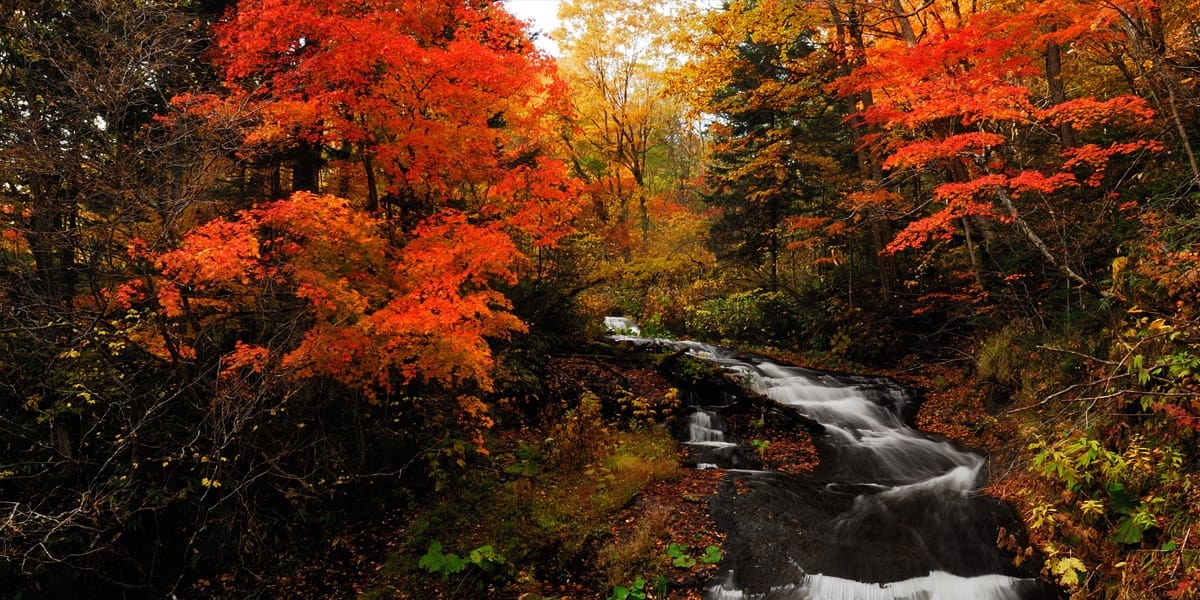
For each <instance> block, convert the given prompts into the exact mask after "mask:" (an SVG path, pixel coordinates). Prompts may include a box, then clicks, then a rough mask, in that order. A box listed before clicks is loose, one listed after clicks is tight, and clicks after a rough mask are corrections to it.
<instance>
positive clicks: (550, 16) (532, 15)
mask: <svg viewBox="0 0 1200 600" xmlns="http://www.w3.org/2000/svg"><path fill="white" fill-rule="evenodd" d="M558 3H559V0H505V1H504V6H505V7H507V8H508V12H510V13H512V14H514V15H516V16H517V18H518V19H521V20H523V21H531V22H533V30H534V31H541V32H543V33H542V35H541V36H539V39H538V40H537V46H538V48H541V49H542V50H545V51H546V52H548V53H550V54H555V55H557V54H558V46H556V45H555V44H554V42H552V41H550V39H549V36H548V34H549V32H551V31H554V28H556V27H558Z"/></svg>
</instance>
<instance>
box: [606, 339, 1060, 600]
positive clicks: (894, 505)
mask: <svg viewBox="0 0 1200 600" xmlns="http://www.w3.org/2000/svg"><path fill="white" fill-rule="evenodd" d="M616 339H619V340H627V341H633V342H636V343H655V344H663V345H667V346H671V347H674V348H675V349H679V350H686V351H687V352H689V353H690V354H692V355H693V356H696V357H699V358H702V359H705V360H709V361H712V362H715V363H717V364H720V365H722V366H723V367H724V368H725V369H727V370H729V371H731V372H733V373H735V374H736V375H737V376H738V379H739V380H740V381H741V384H742V386H743V387H744V388H747V389H749V390H750V391H752V392H754V393H757V394H759V395H761V396H765V397H768V398H770V399H771V400H773V401H774V402H775V403H777V404H778V405H780V406H781V407H785V408H786V409H788V410H791V411H794V413H795V414H797V415H799V416H800V417H801V418H803V419H805V420H806V421H811V422H815V423H816V426H815V428H816V429H820V430H821V431H818V432H816V433H814V435H813V438H814V442H815V443H816V445H817V447H818V451H819V453H820V457H821V466H820V467H819V468H818V470H817V472H816V473H814V474H813V475H812V476H810V477H795V476H791V475H788V474H785V473H781V472H776V471H766V470H761V469H752V468H738V467H745V466H747V465H750V464H753V460H751V459H750V458H748V457H751V456H752V455H751V453H749V452H747V451H746V449H745V446H744V445H743V444H739V443H737V441H736V440H733V439H730V438H729V437H728V436H729V433H728V431H727V428H726V427H725V424H724V422H723V420H722V419H721V417H720V415H719V414H718V411H714V410H711V409H705V408H703V407H697V408H695V409H694V411H693V412H691V413H689V414H688V415H687V416H686V417H685V418H684V420H683V426H682V427H681V430H682V433H681V435H682V437H683V439H684V440H685V443H687V444H689V445H691V446H692V447H693V448H694V450H695V452H693V454H694V455H696V456H698V458H697V461H696V463H697V464H696V466H697V467H698V468H705V467H717V466H720V467H723V468H727V469H728V471H727V476H726V479H725V482H724V483H723V484H722V489H721V492H720V493H719V494H718V495H717V496H716V497H715V498H714V499H713V501H712V510H713V517H714V519H715V520H716V521H717V524H718V526H720V527H721V529H722V531H724V532H725V534H726V535H727V539H726V542H725V560H723V561H722V563H721V570H722V575H721V576H720V578H719V581H718V583H717V584H716V585H714V586H713V587H712V588H711V589H709V590H708V594H707V597H708V598H710V599H720V600H725V599H729V600H734V599H746V598H764V599H788V600H790V599H795V600H801V599H804V600H810V599H811V600H902V599H903V600H958V599H963V600H969V599H982V600H1032V599H1037V598H1051V597H1053V596H1052V594H1051V593H1050V592H1049V590H1048V588H1047V587H1046V586H1044V585H1043V584H1042V583H1041V581H1040V579H1039V578H1038V577H1037V575H1036V572H1033V571H1031V570H1030V569H1029V568H1028V566H1027V567H1026V568H1025V569H1019V568H1017V567H1014V566H1013V561H1012V556H1011V555H1010V554H1009V553H1007V552H1005V551H1003V550H1001V549H1000V548H998V547H997V538H998V535H999V533H1000V532H1001V531H1002V528H1004V530H1007V531H1009V532H1018V531H1019V530H1020V524H1019V520H1018V519H1017V518H1016V515H1015V514H1014V513H1013V511H1012V509H1011V508H1010V507H1009V506H1007V505H1005V504H1004V503H1001V502H999V501H997V500H995V499H992V498H989V497H987V496H984V495H982V494H980V493H979V492H978V488H979V486H980V485H981V484H982V482H983V479H984V468H985V460H984V458H983V457H982V456H980V455H979V454H976V453H973V452H966V451H963V450H960V449H959V448H957V447H955V446H954V445H953V444H951V443H950V442H948V441H946V440H944V439H940V438H937V437H935V436H931V435H928V434H926V433H923V432H921V431H919V430H916V429H914V428H913V427H910V426H909V425H908V424H907V422H906V417H907V416H910V415H911V412H912V411H913V410H914V409H915V405H914V403H915V400H916V397H915V395H914V394H913V392H912V391H911V390H909V389H907V388H904V387H902V386H900V385H898V384H896V383H895V382H893V381H891V380H888V379H883V378H872V377H858V376H840V375H832V374H828V373H822V372H818V371H812V370H808V369H803V368H799V367H794V366H787V365H781V364H776V363H774V362H771V361H769V360H765V359H762V358H760V357H746V356H744V355H742V356H735V355H734V354H733V353H731V352H729V351H726V350H723V349H721V348H718V347H714V346H709V345H705V344H699V343H694V342H671V341H664V340H652V341H651V340H643V339H641V338H635V337H629V336H616Z"/></svg>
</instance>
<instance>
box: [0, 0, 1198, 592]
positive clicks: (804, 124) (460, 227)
mask: <svg viewBox="0 0 1200 600" xmlns="http://www.w3.org/2000/svg"><path fill="white" fill-rule="evenodd" d="M0 5H2V7H3V10H2V11H0V234H2V235H0V582H3V585H0V588H2V589H6V590H11V591H12V592H11V595H12V596H13V597H62V596H64V595H70V593H71V591H72V590H79V589H97V590H100V591H99V592H98V593H101V594H103V595H105V596H112V597H121V596H126V597H141V596H147V597H149V596H155V597H161V596H162V595H164V594H167V593H177V594H180V595H185V596H186V595H198V596H206V597H207V596H214V595H215V596H219V595H229V596H235V597H245V596H247V595H253V594H259V595H262V596H268V597H271V596H275V595H276V594H278V593H280V589H281V586H283V588H284V589H286V580H287V577H288V576H289V575H288V574H289V573H291V574H294V573H296V572H297V570H298V569H299V567H298V566H297V565H303V564H309V563H310V562H311V561H313V560H318V561H319V560H321V559H320V557H321V556H326V557H328V554H325V555H323V554H322V552H327V550H328V548H329V547H330V545H331V544H332V546H333V547H334V548H337V547H338V543H339V540H342V539H344V538H343V535H342V534H343V533H344V532H346V531H348V530H349V529H350V528H351V527H352V526H353V524H356V523H358V524H361V523H363V522H372V521H375V522H379V523H383V522H389V523H390V522H392V521H393V520H396V521H400V522H403V523H404V525H403V526H402V527H400V528H399V529H398V531H400V532H402V533H398V534H397V537H396V538H395V539H392V540H386V541H385V543H386V544H387V547H386V552H387V554H388V556H389V557H390V558H389V559H388V560H387V561H386V565H385V566H386V568H383V567H380V569H379V570H378V571H377V572H373V574H372V575H370V576H369V577H367V578H366V579H362V578H361V577H360V578H359V579H358V580H357V581H356V582H355V586H356V587H358V588H359V591H361V592H363V593H366V594H368V595H377V596H379V595H389V594H391V595H400V596H404V595H405V594H407V593H417V592H413V590H418V589H420V590H425V592H421V593H430V594H432V593H440V594H443V595H447V596H453V595H465V594H466V592H464V591H463V590H469V589H471V588H472V587H473V586H476V585H478V587H479V588H480V589H486V590H491V593H493V594H498V595H504V594H514V595H515V593H516V591H518V590H523V589H543V590H544V589H556V588H555V586H559V588H560V589H563V590H569V589H571V588H570V587H569V586H570V585H580V586H582V589H586V590H588V591H587V592H586V593H585V592H581V593H583V594H584V595H604V594H608V593H613V594H616V593H617V591H618V590H625V593H626V594H631V593H633V591H637V592H638V593H642V594H643V597H644V596H645V595H646V594H649V595H651V596H652V595H653V594H654V593H656V592H655V591H653V590H652V591H649V592H647V591H646V589H645V588H644V587H643V588H637V587H636V581H633V580H632V579H630V580H620V579H619V577H626V576H629V575H631V574H639V575H638V577H639V578H642V580H643V581H642V583H643V586H645V585H646V581H649V580H650V579H651V577H652V575H653V573H654V572H655V569H658V568H659V567H656V566H655V563H654V560H656V559H655V558H654V556H653V554H654V552H657V551H656V550H654V548H655V543H656V542H655V540H654V539H652V537H653V536H652V535H651V534H652V528H649V529H647V530H646V532H647V533H645V535H647V536H651V537H650V538H647V541H646V543H645V546H644V548H642V550H641V551H640V552H642V554H640V555H626V556H619V555H617V554H614V553H613V552H614V551H612V548H607V549H606V547H605V546H604V543H605V542H604V541H605V540H606V539H608V537H606V536H611V535H612V534H611V532H608V530H607V528H606V526H605V525H604V523H606V521H605V519H608V518H610V517H611V516H612V514H614V512H615V511H617V510H619V509H620V507H621V506H623V505H624V503H626V502H627V501H628V500H629V498H631V497H633V496H634V495H635V494H637V493H638V492H639V490H641V489H643V488H644V486H646V485H648V484H649V483H650V482H654V481H659V480H669V479H672V478H674V479H678V477H679V475H678V473H677V468H676V467H675V466H674V465H675V464H676V456H675V452H676V450H675V448H674V445H673V443H671V442H670V440H669V438H667V437H665V434H664V433H663V430H662V428H661V426H660V425H658V424H657V423H659V422H660V421H661V418H662V417H663V416H664V415H665V413H666V412H667V411H669V410H670V409H671V407H672V405H673V404H675V403H677V402H678V394H679V392H678V390H677V389H675V388H673V387H670V386H665V387H664V386H661V385H660V386H643V387H638V386H637V385H631V386H630V387H626V388H624V389H621V390H612V389H610V390H601V389H589V388H588V387H587V385H582V384H577V385H582V388H581V389H575V388H572V389H565V388H564V386H566V387H570V386H571V385H576V384H568V383H564V380H563V379H562V378H561V377H555V376H554V374H553V373H549V372H548V369H550V368H551V365H557V366H562V364H563V363H561V362H555V361H554V360H553V357H558V358H561V357H564V356H569V355H574V354H579V353H590V352H594V351H595V350H594V349H593V348H591V347H590V346H588V345H586V344H585V343H584V342H583V341H581V340H587V339H592V338H594V337H595V336H597V335H598V334H599V333H601V331H600V329H599V324H600V323H601V321H602V317H603V316H604V315H607V314H621V315H627V316H630V317H632V318H633V319H635V320H636V321H638V322H640V323H642V324H644V326H645V328H646V329H647V330H648V331H649V332H650V333H652V334H656V335H670V336H680V337H694V338H698V339H706V340H711V341H720V342H725V343H730V344H737V345H742V346H754V347H756V349H758V350H760V351H765V352H774V353H779V354H785V355H789V356H794V357H799V359H801V360H804V361H807V362H810V363H812V364H820V365H826V366H832V367H836V368H842V369H860V370H874V371H879V370H884V369H891V370H893V371H897V372H902V373H913V372H918V371H920V372H933V373H939V374H941V375H937V376H936V377H929V378H927V380H926V381H927V382H928V384H929V386H930V387H931V389H932V391H933V392H936V393H947V392H949V391H951V390H952V389H953V390H959V391H957V392H955V393H957V394H960V395H961V397H962V402H963V403H967V402H970V401H974V402H981V403H983V404H984V405H986V407H987V408H988V409H990V412H987V413H981V414H973V415H972V416H971V418H970V421H969V422H967V421H963V422H959V423H956V424H955V425H956V426H957V427H958V428H959V429H961V430H963V431H964V432H965V433H964V436H963V437H964V439H965V440H967V443H970V440H971V439H981V438H987V437H989V436H990V437H992V438H997V437H1002V438H1003V439H1001V440H999V441H997V442H996V444H995V447H993V448H992V450H993V451H994V452H995V454H996V456H997V457H1002V458H1003V459H1004V461H1005V462H1001V463H998V465H999V466H997V467H994V469H993V470H994V471H995V472H994V473H993V479H994V481H993V484H992V487H991V488H990V489H991V491H993V493H996V494H998V495H1001V496H1002V497H1005V498H1006V499H1009V500H1012V501H1013V502H1014V503H1015V504H1016V506H1017V507H1018V508H1019V509H1020V510H1021V512H1022V514H1023V516H1024V517H1025V520H1026V524H1027V526H1028V528H1029V533H1030V539H1029V540H1028V541H1027V542H1019V541H1017V540H1016V538H1014V541H1013V543H1014V544H1018V545H1021V546H1022V547H1021V548H1017V550H1018V551H1020V552H1022V553H1023V554H1025V555H1028V556H1029V557H1031V559H1034V557H1036V559H1037V560H1043V561H1044V565H1045V569H1044V572H1045V574H1046V576H1047V577H1048V578H1049V579H1050V580H1052V581H1055V582H1057V583H1058V584H1060V585H1061V586H1062V587H1063V589H1064V590H1065V591H1066V592H1068V593H1071V594H1075V595H1078V596H1079V597H1120V598H1160V597H1172V598H1190V597H1194V596H1195V595H1196V593H1197V592H1196V589H1197V586H1198V585H1200V555H1198V554H1197V552H1196V550H1194V547H1195V544H1196V540H1195V537H1196V536H1195V535H1193V534H1195V533H1197V532H1195V531H1194V527H1195V524H1196V522H1197V520H1198V517H1200V515H1198V514H1197V512H1198V511H1200V498H1198V497H1197V491H1196V483H1197V461H1198V459H1200V456H1198V455H1197V447H1198V446H1197V443H1196V435H1197V431H1198V430H1200V389H1198V387H1197V382H1196V377H1197V375H1196V372H1195V371H1196V370H1197V368H1198V367H1200V351H1198V350H1197V345H1198V344H1200V320H1198V319H1200V315H1197V306H1198V304H1197V300H1198V296H1200V254H1198V253H1200V219H1198V217H1200V215H1198V214H1197V204H1198V201H1200V166H1198V164H1197V158H1196V152H1197V149H1198V147H1200V141H1198V140H1200V97H1198V94H1200V78H1198V76H1200V12H1197V11H1196V10H1195V6H1194V5H1193V4H1192V3H1190V2H1186V1H1184V0H1158V1H1156V0H1092V1H1087V2H1083V1H1070V0H1068V1H1062V0H1056V1H1054V2H1050V1H1045V2H1036V1H1004V0H997V1H994V2H993V1H971V2H966V1H959V0H926V1H913V0H824V1H821V2H817V1H815V0H814V1H807V0H792V1H788V0H756V1H741V0H738V1H730V2H725V3H724V4H722V5H721V6H708V5H707V4H704V5H694V4H690V3H686V2H680V3H675V4H670V5H663V4H661V3H658V2H652V1H649V0H568V1H567V2H565V3H564V7H563V12H562V13H561V17H562V20H563V29H562V31H560V32H557V34H556V41H557V42H558V45H559V47H560V48H561V51H562V55H561V56H560V57H557V58H554V57H550V56H547V55H545V54H543V53H541V52H540V51H538V50H536V49H535V46H534V45H533V43H532V41H531V39H530V32H529V30H528V28H527V27H526V26H525V25H524V24H523V23H521V22H519V21H517V20H515V19H514V18H513V17H511V16H510V15H509V14H508V13H507V12H505V10H504V7H503V5H502V4H501V3H498V2H490V1H486V0H457V1H452V2H435V1H432V0H404V1H400V0H371V1H350V0H305V1H302V2H295V1H291V2H284V1H282V0H243V1H241V2H236V3H235V2H223V1H205V0H174V1H166V0H138V1H134V0H80V1H70V2H68V1H61V0H51V1H41V0H39V1H36V2H35V1H32V0H3V2H0ZM696 368H697V367H694V366H693V367H691V369H692V371H693V373H692V374H693V375H696V373H695V372H694V371H695V370H696ZM580 374H581V375H582V376H583V379H584V380H585V381H591V382H593V385H592V387H597V386H598V383H597V382H598V381H600V379H596V378H594V377H590V376H589V375H588V373H587V372H585V371H580ZM647 377H649V375H647ZM964 414H966V413H964ZM998 431H1003V432H1007V433H1006V435H1004V436H996V435H995V434H996V432H998ZM547 438H552V439H549V440H548V439H547ZM622 456H623V457H624V458H621V457H622ZM994 464H996V463H994ZM565 481H575V482H576V485H575V487H571V486H568V485H565V483H564V482H565ZM579 486H585V487H579ZM587 486H590V487H587ZM535 497H537V498H543V499H545V503H544V504H541V505H537V503H536V502H533V503H532V505H536V506H533V507H532V508H529V507H530V506H531V501H530V498H535ZM496 498H509V499H510V500H512V501H513V504H512V506H510V507H509V508H510V509H511V512H510V513H508V514H507V515H503V516H502V517H503V518H499V517H498V518H497V520H495V521H494V522H493V521H486V522H485V523H483V524H482V525H480V526H479V527H477V528H475V529H472V530H469V531H467V530H463V529H462V528H461V527H458V526H456V525H455V524H456V523H462V522H467V523H471V522H479V519H480V515H479V513H480V512H484V511H485V510H490V509H495V508H496V506H499V505H498V504H496V502H497V500H496ZM518 500H520V501H518ZM572 502H575V504H572ZM489 503H490V504H489ZM606 503H607V504H606ZM481 507H486V508H481ZM522 507H524V508H522ZM556 507H557V508H556ZM564 507H567V508H566V509H564ZM555 510H558V511H559V512H555ZM521 511H530V512H524V513H523V512H521ZM493 512H494V511H493ZM505 519H508V520H507V521H505ZM489 527H491V529H488V528H489ZM531 528H532V529H531ZM523 531H524V532H525V533H522V532H523ZM455 536H456V537H455ZM452 538H454V539H452ZM330 540H332V542H331V541H330ZM547 540H549V541H547ZM659 541H660V542H661V541H662V540H659ZM434 542H436V543H437V545H436V548H437V550H436V551H434V544H433V543H434ZM443 543H445V544H446V546H445V549H446V550H447V551H449V550H451V549H453V550H457V552H458V554H461V555H462V557H460V556H458V555H457V554H453V553H450V552H447V553H443V551H442V548H443ZM660 545H661V544H660ZM472 548H474V550H475V551H474V552H470V550H471V549H472ZM380 551H381V552H383V551H385V550H380ZM709 552H711V551H709ZM678 556H679V546H678V545H676V555H675V556H673V557H671V558H672V559H674V560H677V559H678ZM708 556H710V557H711V556H712V555H711V554H709V555H708ZM456 560H457V561H458V563H456V562H455V561H456ZM581 560H582V561H585V562H584V563H581V562H580V561H581ZM588 560H590V561H594V562H595V563H596V564H600V565H608V568H607V570H605V569H603V568H601V569H593V568H591V566H589V567H586V568H580V567H579V566H578V565H579V564H588V565H591V564H592V563H586V561H588ZM439 561H440V562H439ZM622 561H624V562H622ZM684 562H685V563H686V562H687V561H684ZM459 563H461V564H459ZM692 564H693V565H694V564H695V560H693V561H692ZM571 565H575V566H571ZM639 569H643V570H644V574H645V577H644V578H643V577H642V576H641V575H640V574H641V573H643V571H639ZM585 572H586V573H585ZM439 574H440V575H442V576H443V577H439V576H438V575H439ZM466 578H469V579H466ZM572 578H574V579H572ZM569 581H575V582H576V583H572V584H568V583H567V582H569ZM579 582H582V583H579ZM464 584H465V585H466V587H464ZM539 585H541V586H543V587H537V586H539ZM335 587H336V586H335ZM430 590H434V591H430ZM438 590H440V591H438ZM472 593H474V592H472ZM657 593H660V594H661V593H663V592H662V591H661V590H660V591H658V592H657ZM331 594H333V595H337V594H349V592H348V591H347V590H345V589H342V590H338V591H337V594H334V593H333V592H331ZM628 597H637V596H628Z"/></svg>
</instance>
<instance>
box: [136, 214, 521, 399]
mask: <svg viewBox="0 0 1200 600" xmlns="http://www.w3.org/2000/svg"><path fill="white" fill-rule="evenodd" d="M382 231H383V223H382V222H381V221H379V220H378V219H377V218H375V217H372V216H370V215H366V214H364V213H362V212H361V211H357V210H354V209H351V208H349V207H348V206H347V203H346V201H345V200H343V199H340V198H336V197H333V196H319V195H315V194H310V193H306V192H300V193H297V194H295V195H293V196H292V198H291V199H289V200H283V201H277V202H271V203H266V204H263V205H260V206H256V207H254V208H252V209H250V210H246V211H243V212H241V213H239V214H238V216H237V219H236V220H233V221H230V220H226V219H216V220H214V221H212V222H210V223H208V224H205V225H202V226H200V227H198V228H196V229H195V230H193V231H192V232H190V233H189V234H188V235H186V236H185V237H184V239H183V241H182V242H181V244H180V246H179V248H178V249H176V250H173V251H170V252H165V253H163V254H161V255H159V256H158V257H157V262H156V264H157V265H158V267H159V268H160V270H161V273H162V279H163V281H162V282H160V284H159V285H158V288H157V289H158V301H159V303H160V305H161V306H162V308H163V314H164V315H165V316H166V317H168V318H169V319H171V322H173V323H175V324H176V329H175V335H176V336H178V338H179V340H180V341H181V342H182V343H183V344H186V345H191V346H198V345H199V344H201V343H202V342H203V340H202V339H198V338H197V337H196V336H197V335H198V334H196V333H195V330H194V329H193V328H190V327H188V326H187V325H188V324H189V323H199V324H201V325H205V326H207V327H214V326H222V327H227V328H230V329H232V330H234V331H238V326H237V325H236V320H235V317H236V316H237V315H239V314H262V313H264V311H265V312H266V313H267V314H273V315H274V316H273V317H271V318H273V319H280V318H281V317H286V318H285V319H283V320H282V321H280V322H281V323H287V326H289V327H292V328H294V330H293V331H290V332H276V333H277V334H278V333H287V334H288V335H287V336H282V337H280V336H277V337H271V338H270V339H263V340H259V339H257V338H256V336H255V335H254V332H252V331H239V332H238V335H240V336H243V337H244V338H245V339H241V340H239V341H238V343H237V344H236V346H235V348H234V349H233V350H232V351H231V352H228V353H226V354H225V356H224V358H223V364H224V370H225V372H227V373H228V372H231V371H232V370H236V369H240V368H247V369H250V370H252V371H261V370H262V369H263V368H265V366H266V365H268V364H277V365H279V366H280V367H281V368H282V369H284V371H285V372H286V373H287V374H288V375H289V376H291V377H297V378H308V377H323V378H329V379H333V380H336V381H339V382H341V383H342V384H344V385H346V386H348V387H351V388H355V389H359V390H361V391H363V392H364V393H366V394H367V395H368V396H372V397H373V395H374V394H375V393H376V392H377V391H381V390H382V391H389V390H392V389H393V388H394V386H395V385H396V384H405V383H408V382H412V381H416V380H420V381H425V382H429V383H433V382H439V383H441V384H444V385H450V386H463V385H467V384H470V385H474V386H477V387H479V388H481V389H488V388H489V386H490V382H491V380H490V377H489V372H488V370H489V368H490V366H491V364H492V359H491V352H490V349H489V347H488V344H487V338H489V337H503V336H505V335H507V334H509V333H511V332H513V331H519V330H522V329H523V327H524V326H523V325H522V324H521V323H520V321H519V320H517V319H516V318H515V317H513V316H512V315H511V314H509V313H507V312H505V309H507V308H508V302H507V300H506V299H505V298H504V297H503V295H501V294H500V293H499V292H497V291H496V290H494V289H492V287H491V285H492V284H494V283H495V282H497V281H500V282H505V283H510V284H511V283H513V282H514V281H515V275H514V272H513V270H512V267H513V266H514V264H515V263H516V262H518V261H519V260H520V257H521V255H520V253H519V252H518V250H517V248H516V246H515V245H514V244H513V242H512V240H511V239H510V238H509V237H508V236H507V235H506V234H505V233H504V232H503V231H502V226H501V224H498V223H495V224H490V225H476V224H472V223H470V222H469V221H468V220H467V219H466V217H465V216H464V215H462V214H461V213H457V212H446V213H444V214H443V215H441V216H439V217H438V218H435V219H431V220H428V221H426V222H424V223H422V224H421V225H420V226H419V227H417V229H416V230H415V231H414V232H413V234H412V238H411V240H410V241H409V242H408V243H407V244H404V245H403V246H402V247H400V248H398V249H396V248H394V247H393V246H391V245H389V244H388V243H387V242H386V240H385V238H384V237H383V236H382ZM302 315H307V317H306V318H301V316H302ZM288 319H291V320H290V321H289V320H288ZM281 339H290V340H292V341H290V342H281V341H280V340H281Z"/></svg>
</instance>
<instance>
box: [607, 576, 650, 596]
mask: <svg viewBox="0 0 1200 600" xmlns="http://www.w3.org/2000/svg"><path fill="white" fill-rule="evenodd" d="M645 598H647V595H646V580H645V579H642V578H641V577H638V578H637V579H636V580H635V581H634V582H633V585H630V586H623V585H618V586H616V587H614V588H613V591H612V593H611V594H609V595H608V600H645Z"/></svg>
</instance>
